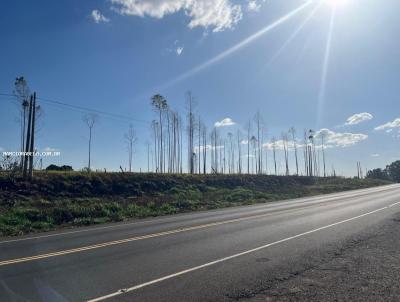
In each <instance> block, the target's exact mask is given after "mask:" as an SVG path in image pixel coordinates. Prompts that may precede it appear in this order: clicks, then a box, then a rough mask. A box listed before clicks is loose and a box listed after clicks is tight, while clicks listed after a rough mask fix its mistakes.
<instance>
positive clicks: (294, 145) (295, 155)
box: [289, 127, 299, 175]
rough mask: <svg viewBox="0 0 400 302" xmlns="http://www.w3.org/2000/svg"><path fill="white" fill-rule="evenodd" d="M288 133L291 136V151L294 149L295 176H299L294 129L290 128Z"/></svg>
mask: <svg viewBox="0 0 400 302" xmlns="http://www.w3.org/2000/svg"><path fill="white" fill-rule="evenodd" d="M289 133H290V134H291V135H292V143H293V149H294V157H295V160H296V175H299V159H298V156H297V140H296V129H295V128H294V127H291V128H290V129H289Z"/></svg>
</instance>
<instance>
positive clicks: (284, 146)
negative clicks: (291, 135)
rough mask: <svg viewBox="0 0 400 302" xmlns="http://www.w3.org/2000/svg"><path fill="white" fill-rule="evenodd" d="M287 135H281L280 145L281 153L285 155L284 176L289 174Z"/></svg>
mask: <svg viewBox="0 0 400 302" xmlns="http://www.w3.org/2000/svg"><path fill="white" fill-rule="evenodd" d="M288 141H289V139H288V135H287V133H285V132H283V133H282V144H283V151H284V153H285V174H286V176H288V175H289V174H290V172H289V144H288Z"/></svg>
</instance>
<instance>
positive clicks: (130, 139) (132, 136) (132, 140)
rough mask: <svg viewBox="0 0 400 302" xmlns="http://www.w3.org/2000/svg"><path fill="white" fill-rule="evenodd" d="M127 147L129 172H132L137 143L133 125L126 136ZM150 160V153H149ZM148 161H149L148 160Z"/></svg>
mask: <svg viewBox="0 0 400 302" xmlns="http://www.w3.org/2000/svg"><path fill="white" fill-rule="evenodd" d="M124 138H125V141H126V144H127V147H128V165H129V172H132V158H133V146H134V144H135V143H136V140H137V138H136V132H135V129H134V128H133V125H132V124H130V125H129V128H128V132H127V133H125V135H124ZM147 158H148V153H147ZM147 161H148V160H147ZM148 166H149V164H148V162H147V169H148Z"/></svg>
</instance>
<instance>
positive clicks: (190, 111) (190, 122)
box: [186, 91, 195, 174]
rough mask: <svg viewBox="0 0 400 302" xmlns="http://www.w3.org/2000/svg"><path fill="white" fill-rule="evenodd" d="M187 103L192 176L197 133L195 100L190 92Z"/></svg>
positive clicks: (189, 164)
mask: <svg viewBox="0 0 400 302" xmlns="http://www.w3.org/2000/svg"><path fill="white" fill-rule="evenodd" d="M186 103H187V107H188V113H187V119H188V170H189V173H190V174H193V173H194V168H195V167H194V154H195V152H194V132H195V117H194V113H193V110H194V105H195V104H194V98H193V95H192V93H191V92H190V91H189V92H187V93H186Z"/></svg>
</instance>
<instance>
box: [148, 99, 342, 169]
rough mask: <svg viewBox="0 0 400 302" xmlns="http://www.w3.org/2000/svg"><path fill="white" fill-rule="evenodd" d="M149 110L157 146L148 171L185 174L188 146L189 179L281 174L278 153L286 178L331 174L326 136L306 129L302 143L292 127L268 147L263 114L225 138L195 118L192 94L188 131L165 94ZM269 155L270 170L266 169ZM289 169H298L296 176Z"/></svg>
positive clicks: (152, 148)
mask: <svg viewBox="0 0 400 302" xmlns="http://www.w3.org/2000/svg"><path fill="white" fill-rule="evenodd" d="M151 105H152V108H153V110H154V112H155V113H156V119H154V120H153V121H152V123H151V129H152V136H153V143H152V144H150V143H147V162H148V171H153V172H157V173H183V171H184V157H183V153H184V152H183V150H184V148H185V147H186V148H187V166H186V168H187V170H186V171H187V172H188V173H190V174H194V173H197V174H200V173H202V174H206V173H221V174H234V173H238V174H242V173H247V174H269V173H273V174H279V173H280V171H279V170H280V169H279V168H280V167H279V166H280V165H279V161H278V157H279V152H283V157H284V173H283V174H285V175H290V174H296V175H308V176H324V177H325V176H327V175H328V172H327V166H326V156H325V155H326V154H325V135H324V133H323V132H319V133H315V132H314V131H313V130H305V131H304V139H303V140H302V141H300V140H299V139H298V138H297V136H296V130H295V128H294V127H292V128H290V129H289V130H288V131H286V132H283V133H282V134H281V137H280V139H277V138H275V137H273V138H272V139H271V140H270V142H266V141H265V138H266V128H265V123H264V120H263V117H262V115H261V113H260V112H256V114H255V116H254V118H253V119H251V120H249V121H248V123H246V126H245V129H238V130H237V131H236V132H235V133H233V132H227V133H226V131H221V128H219V127H217V126H214V127H212V128H211V129H210V130H208V129H207V127H206V125H205V124H204V123H203V121H202V119H201V117H200V116H199V115H196V114H195V101H194V98H193V96H192V94H191V93H190V92H189V93H187V95H186V105H187V106H186V107H187V112H186V127H185V125H184V119H183V118H182V116H181V115H180V114H179V113H178V112H177V111H174V110H173V109H172V108H171V107H170V106H169V104H168V101H167V100H166V98H165V97H163V96H162V95H160V94H157V95H154V96H153V97H152V98H151ZM300 148H302V149H303V154H302V155H303V159H301V158H300V157H301V152H300V150H299V149H300ZM270 152H272V156H273V158H272V162H273V167H272V169H271V168H270V167H268V162H269V160H268V156H269V153H270ZM291 154H293V163H291ZM301 161H303V162H304V166H302V165H301ZM291 166H294V167H295V168H294V170H293V171H291ZM302 167H304V168H302ZM332 173H333V174H334V173H335V172H334V171H333V172H332Z"/></svg>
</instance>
